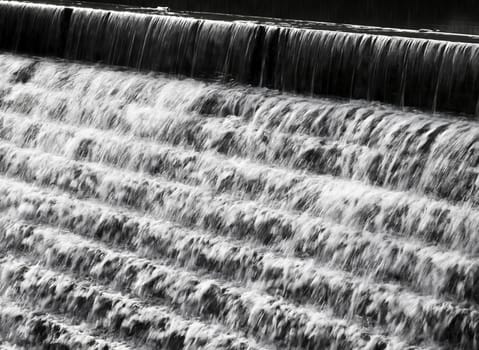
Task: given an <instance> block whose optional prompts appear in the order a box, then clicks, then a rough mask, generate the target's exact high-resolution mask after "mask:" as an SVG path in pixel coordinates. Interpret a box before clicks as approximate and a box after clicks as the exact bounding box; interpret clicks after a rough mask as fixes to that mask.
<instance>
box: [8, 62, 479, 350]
mask: <svg viewBox="0 0 479 350" xmlns="http://www.w3.org/2000/svg"><path fill="white" fill-rule="evenodd" d="M0 67H1V69H2V71H4V72H5V73H4V74H3V75H2V76H1V77H0V175H1V177H0V195H1V196H0V210H1V220H0V253H1V256H2V258H1V261H0V290H1V294H2V298H3V299H2V303H3V305H5V308H3V309H1V310H0V318H2V319H4V320H5V321H4V323H3V325H5V326H1V327H0V328H1V329H2V333H0V336H2V339H3V338H4V339H5V340H6V341H9V342H10V343H15V344H18V345H19V346H32V347H33V346H39V347H42V346H47V345H48V344H54V341H56V340H55V339H57V337H56V329H57V327H59V328H58V329H61V330H62V331H61V334H65V335H62V337H63V338H62V339H63V340H62V342H63V343H62V344H65V345H64V346H66V347H69V346H72V347H78V348H82V346H83V348H84V347H85V345H81V344H92V345H91V347H94V346H97V345H94V344H96V343H97V342H99V343H98V344H108V346H109V347H115V346H118V347H124V348H158V347H160V348H170V349H178V348H187V349H200V348H205V349H210V348H211V349H213V348H215V349H216V348H225V349H246V348H250V349H262V348H277V349H280V348H291V349H296V348H298V349H299V348H307V349H313V348H324V349H331V350H332V349H351V350H353V349H375V350H379V349H416V348H417V349H424V348H433V349H441V348H444V349H448V348H457V349H468V350H469V349H477V348H478V346H479V343H478V336H479V308H478V306H477V305H478V302H479V294H478V292H477V291H478V288H479V260H478V258H477V254H478V251H479V238H478V237H479V208H478V204H479V201H478V199H479V198H478V197H477V193H478V192H477V186H478V185H479V182H478V180H477V175H478V171H477V170H478V169H477V167H478V161H479V153H478V152H477V140H478V139H479V138H478V136H479V124H477V123H476V122H474V121H470V120H469V121H466V120H461V119H458V118H452V117H449V118H446V117H444V116H433V115H429V114H424V113H419V112H413V111H401V110H397V109H395V108H393V107H390V106H384V105H374V104H367V103H365V102H362V101H350V102H346V101H335V100H329V99H319V98H305V97H300V96H292V95H285V94H280V93H277V92H274V91H270V90H266V89H257V88H246V87H240V86H233V85H227V84H219V83H212V82H200V81H194V80H189V79H184V80H178V79H176V78H172V77H168V76H160V75H146V74H140V73H134V72H128V71H115V70H111V69H109V68H106V67H100V66H88V65H81V64H74V63H66V62H62V61H48V60H37V59H32V58H28V57H17V56H10V55H0ZM36 312H38V314H36ZM19 313H24V314H25V316H24V317H22V318H18V317H17V315H18V314H19ZM37 324H40V325H41V326H35V325H37ZM112 338H114V339H117V340H118V341H119V343H118V344H116V343H114V342H110V340H111V339H112ZM78 339H81V342H83V343H81V342H80V343H81V344H80V343H79V344H80V345H75V346H73V345H70V344H74V343H75V344H76V342H77V340H78ZM115 344H116V345H115ZM98 346H103V345H98Z"/></svg>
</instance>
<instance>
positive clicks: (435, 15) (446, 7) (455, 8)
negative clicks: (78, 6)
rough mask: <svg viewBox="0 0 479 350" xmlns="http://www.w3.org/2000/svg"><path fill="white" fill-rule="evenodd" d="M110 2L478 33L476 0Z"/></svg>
mask: <svg viewBox="0 0 479 350" xmlns="http://www.w3.org/2000/svg"><path fill="white" fill-rule="evenodd" d="M89 1H92V0H89ZM93 1H95V2H105V1H104V0H103V1H96V0H93ZM110 2H112V3H116V4H128V5H134V6H148V7H156V6H168V7H170V8H171V9H172V10H176V11H202V12H218V13H231V14H241V15H251V16H266V17H279V18H290V19H305V20H316V21H327V22H337V23H350V24H362V25H374V26H390V27H399V28H411V29H440V30H445V31H453V32H463V33H471V34H479V1H477V0H455V1H454V0H448V1H444V0H436V1H432V0H423V1H420V0H403V1H398V0H394V1H388V0H357V1H355V0H112V1H110Z"/></svg>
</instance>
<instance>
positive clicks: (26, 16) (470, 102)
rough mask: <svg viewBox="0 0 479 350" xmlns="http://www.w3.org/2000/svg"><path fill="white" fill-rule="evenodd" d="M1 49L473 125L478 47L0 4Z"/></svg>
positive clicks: (478, 81)
mask: <svg viewBox="0 0 479 350" xmlns="http://www.w3.org/2000/svg"><path fill="white" fill-rule="evenodd" d="M0 8H1V11H0V17H1V18H0V25H1V33H0V35H1V40H0V45H1V46H0V49H3V50H7V51H13V52H17V53H26V54H33V55H49V56H57V57H63V58H68V59H74V60H86V61H91V62H101V63H105V64H113V65H121V66H127V67H133V68H137V69H141V70H153V71H159V72H165V73H176V74H181V75H184V76H189V77H196V78H216V77H222V78H223V79H224V80H234V81H237V82H240V83H248V84H252V85H259V86H264V87H268V88H274V89H279V90H282V91H287V92H296V93H304V94H308V95H328V96H339V97H345V98H354V99H367V100H376V101H382V102H386V103H391V104H395V105H399V106H409V107H418V108H422V109H426V110H432V111H452V112H458V113H463V114H469V115H475V114H476V113H477V109H478V98H479V66H478V63H477V62H478V57H479V46H478V44H474V43H461V42H450V41H439V40H425V39H418V38H407V37H398V36H384V35H371V34H359V33H345V32H340V31H325V30H309V29H297V28H288V27H281V26H277V25H262V24H257V23H244V22H235V21H232V22H231V21H214V20H203V19H194V18H187V17H182V16H161V15H147V14H141V13H132V12H117V11H105V10H92V9H82V8H74V7H62V6H48V5H36V4H28V3H27V4H23V3H17V2H1V3H0Z"/></svg>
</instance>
